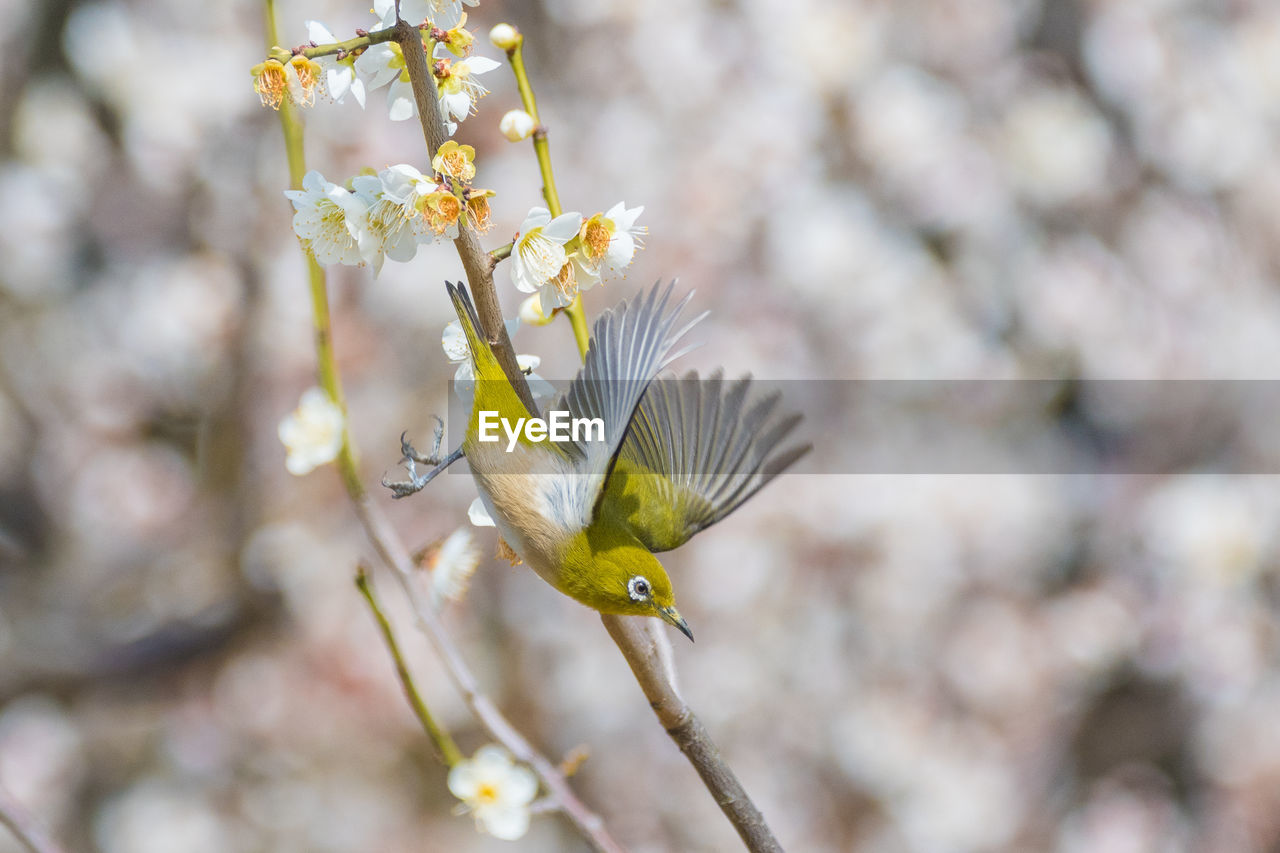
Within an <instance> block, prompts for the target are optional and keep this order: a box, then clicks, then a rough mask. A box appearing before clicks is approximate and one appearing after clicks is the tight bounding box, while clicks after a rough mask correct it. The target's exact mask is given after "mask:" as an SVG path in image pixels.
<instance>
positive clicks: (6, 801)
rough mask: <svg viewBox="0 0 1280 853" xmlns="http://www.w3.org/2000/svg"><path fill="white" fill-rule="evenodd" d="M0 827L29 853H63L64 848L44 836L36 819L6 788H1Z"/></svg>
mask: <svg viewBox="0 0 1280 853" xmlns="http://www.w3.org/2000/svg"><path fill="white" fill-rule="evenodd" d="M0 826H4V827H5V828H6V829H8V830H9V832H11V833H13V837H14V838H16V839H18V842H19V843H20V844H21V845H22V846H23V847H24V848H25V849H26V850H27V851H29V853H62V848H61V847H59V846H58V845H57V844H56V843H55V842H54V841H53V840H52V839H50V838H49V837H48V836H47V835H45V834H44V831H43V830H41V829H40V827H39V826H38V825H37V824H36V821H35V819H34V818H32V817H31V816H30V815H29V814H27V811H26V809H24V808H23V807H22V806H21V805H19V804H18V803H17V802H16V801H15V800H14V799H13V797H12V796H11V795H10V794H9V792H8V791H6V790H5V789H4V788H0Z"/></svg>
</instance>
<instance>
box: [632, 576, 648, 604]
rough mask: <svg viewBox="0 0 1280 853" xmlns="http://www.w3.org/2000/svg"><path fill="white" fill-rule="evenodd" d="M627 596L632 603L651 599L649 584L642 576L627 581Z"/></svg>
mask: <svg viewBox="0 0 1280 853" xmlns="http://www.w3.org/2000/svg"><path fill="white" fill-rule="evenodd" d="M627 594H628V595H630V596H631V600H632V601H644V600H645V599H646V598H648V597H649V582H648V581H647V580H645V579H644V578H643V577H641V576H640V575H636V576H635V577H633V578H632V579H631V580H629V581H627Z"/></svg>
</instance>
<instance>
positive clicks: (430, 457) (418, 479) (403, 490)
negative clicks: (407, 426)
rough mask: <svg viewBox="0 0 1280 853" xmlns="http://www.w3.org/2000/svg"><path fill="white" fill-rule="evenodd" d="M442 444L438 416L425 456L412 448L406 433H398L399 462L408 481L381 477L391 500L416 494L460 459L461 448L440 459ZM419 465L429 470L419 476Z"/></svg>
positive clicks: (440, 421)
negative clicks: (427, 466) (429, 448)
mask: <svg viewBox="0 0 1280 853" xmlns="http://www.w3.org/2000/svg"><path fill="white" fill-rule="evenodd" d="M443 442H444V421H442V420H441V419H440V417H439V416H436V429H435V435H434V436H433V438H432V441H431V452H430V453H428V454H426V455H423V454H421V453H419V452H418V451H417V450H416V449H415V448H414V446H413V443H412V442H410V441H409V433H408V432H407V431H406V432H402V433H400V453H401V456H400V461H401V462H403V463H404V467H405V471H406V472H408V474H409V479H407V480H390V479H388V478H387V477H386V476H385V475H384V476H383V478H382V485H383V486H384V487H385V488H388V489H390V490H391V496H392V497H393V498H407V497H409V495H413V494H417V493H418V492H420V491H422V490H423V489H424V488H425V487H426V485H427V483H430V482H431V481H432V480H434V479H435V477H436V475H437V474H439V473H440V472H441V471H443V470H444V469H446V468H448V467H449V466H450V465H452V464H453V463H454V462H457V461H458V460H459V459H461V458H462V448H461V447H459V448H458V449H457V450H455V451H453V452H452V453H450V454H449V455H448V456H445V457H441V456H440V445H441V444H442V443H443ZM419 465H430V466H431V470H429V471H427V472H426V473H425V474H419V473H418V466H419Z"/></svg>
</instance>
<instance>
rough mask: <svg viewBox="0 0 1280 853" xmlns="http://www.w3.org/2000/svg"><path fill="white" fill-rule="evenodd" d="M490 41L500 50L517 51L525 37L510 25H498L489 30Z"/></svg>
mask: <svg viewBox="0 0 1280 853" xmlns="http://www.w3.org/2000/svg"><path fill="white" fill-rule="evenodd" d="M489 41H490V43H492V44H493V46H494V47H496V48H498V49H499V50H515V49H516V48H517V47H519V46H520V42H522V41H524V36H522V35H520V31H519V30H517V29H516V28H515V27H513V26H511V25H510V24H497V25H495V26H494V28H493V29H491V30H489Z"/></svg>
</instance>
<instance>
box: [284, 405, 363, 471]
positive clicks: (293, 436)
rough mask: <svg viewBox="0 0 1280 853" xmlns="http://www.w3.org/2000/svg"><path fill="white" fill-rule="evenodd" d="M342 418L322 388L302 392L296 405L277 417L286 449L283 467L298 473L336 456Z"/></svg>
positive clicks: (340, 446)
mask: <svg viewBox="0 0 1280 853" xmlns="http://www.w3.org/2000/svg"><path fill="white" fill-rule="evenodd" d="M345 428H346V418H345V417H344V416H343V414H342V409H340V408H338V406H337V404H335V403H334V402H333V401H332V400H331V399H329V395H328V393H326V392H325V390H324V389H323V388H309V389H307V390H306V391H304V392H303V393H302V398H301V399H300V400H299V401H298V408H297V409H295V410H294V411H293V412H291V413H290V414H288V415H286V416H285V417H284V419H283V420H281V421H280V425H279V427H278V429H277V432H278V433H279V436H280V442H281V443H282V444H283V445H284V446H285V449H286V450H287V451H288V453H287V455H286V457H285V463H284V464H285V468H287V469H288V470H289V473H290V474H293V475H295V476H299V477H300V476H302V475H303V474H307V473H310V472H311V471H313V470H314V469H316V468H318V467H320V466H321V465H324V464H325V463H327V462H332V461H333V460H334V459H337V458H338V451H340V450H341V449H342V438H343V431H344V429H345Z"/></svg>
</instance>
